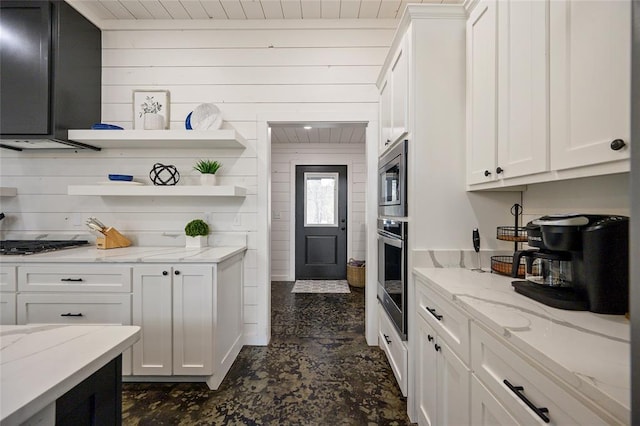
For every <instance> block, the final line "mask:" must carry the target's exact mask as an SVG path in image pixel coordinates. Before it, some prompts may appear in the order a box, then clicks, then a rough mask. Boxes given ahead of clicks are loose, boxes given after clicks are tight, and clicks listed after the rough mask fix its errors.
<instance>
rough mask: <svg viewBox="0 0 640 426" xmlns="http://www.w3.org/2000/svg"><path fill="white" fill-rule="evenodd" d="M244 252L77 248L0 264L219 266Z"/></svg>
mask: <svg viewBox="0 0 640 426" xmlns="http://www.w3.org/2000/svg"><path fill="white" fill-rule="evenodd" d="M246 250H247V247H246V246H228V247H202V248H185V247H139V246H131V247H122V248H114V249H108V250H100V249H97V248H96V246H86V247H78V248H71V249H64V250H57V251H50V252H46V253H38V254H30V255H21V256H14V255H4V256H0V263H47V262H55V263H60V262H69V263H83V262H86V263H95V262H104V263H220V262H223V261H224V260H226V259H229V258H230V257H232V256H235V255H236V254H238V253H242V252H244V251H246Z"/></svg>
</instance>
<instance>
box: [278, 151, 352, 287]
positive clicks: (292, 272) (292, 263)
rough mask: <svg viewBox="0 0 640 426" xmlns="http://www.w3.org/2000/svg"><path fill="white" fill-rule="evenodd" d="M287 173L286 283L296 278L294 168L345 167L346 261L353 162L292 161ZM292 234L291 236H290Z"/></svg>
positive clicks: (350, 242) (324, 160)
mask: <svg viewBox="0 0 640 426" xmlns="http://www.w3.org/2000/svg"><path fill="white" fill-rule="evenodd" d="M289 166H290V168H289V173H291V174H290V176H292V179H291V182H290V184H291V187H290V188H289V202H290V203H291V204H290V206H291V208H292V211H291V212H289V279H288V280H287V281H293V280H294V279H295V276H296V253H295V252H296V235H295V233H296V217H295V216H296V180H295V179H294V178H293V177H294V176H295V175H296V166H346V167H347V259H349V258H351V257H352V256H351V254H352V249H353V237H352V234H351V225H352V224H351V213H352V211H351V201H352V196H353V194H352V191H353V186H352V185H353V182H352V180H353V178H352V173H353V161H352V160H347V161H337V162H336V161H329V160H328V159H324V158H321V159H320V160H317V161H311V160H309V161H307V160H297V159H295V160H292V161H291V163H290V164H289ZM291 234H293V235H291Z"/></svg>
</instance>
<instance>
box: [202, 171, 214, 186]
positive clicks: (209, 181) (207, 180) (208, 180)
mask: <svg viewBox="0 0 640 426" xmlns="http://www.w3.org/2000/svg"><path fill="white" fill-rule="evenodd" d="M216 182H217V178H216V175H212V174H209V173H203V174H201V175H200V184H201V185H208V186H213V185H215V184H216Z"/></svg>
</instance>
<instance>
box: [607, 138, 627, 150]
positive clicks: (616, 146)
mask: <svg viewBox="0 0 640 426" xmlns="http://www.w3.org/2000/svg"><path fill="white" fill-rule="evenodd" d="M625 145H626V143H625V142H624V141H623V140H622V139H615V140H613V141H612V142H611V149H612V150H614V151H620V150H621V149H622V148H624V146H625Z"/></svg>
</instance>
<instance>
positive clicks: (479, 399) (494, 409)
mask: <svg viewBox="0 0 640 426" xmlns="http://www.w3.org/2000/svg"><path fill="white" fill-rule="evenodd" d="M471 424H473V425H477V426H513V425H517V424H518V421H517V420H516V419H515V418H514V417H513V416H512V415H511V413H509V412H508V411H507V409H506V408H504V407H503V406H502V404H500V402H498V400H497V399H496V398H495V397H494V396H493V395H492V394H491V392H489V391H488V390H487V388H485V387H484V386H483V385H482V383H480V381H479V380H478V378H477V377H475V376H472V378H471Z"/></svg>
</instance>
